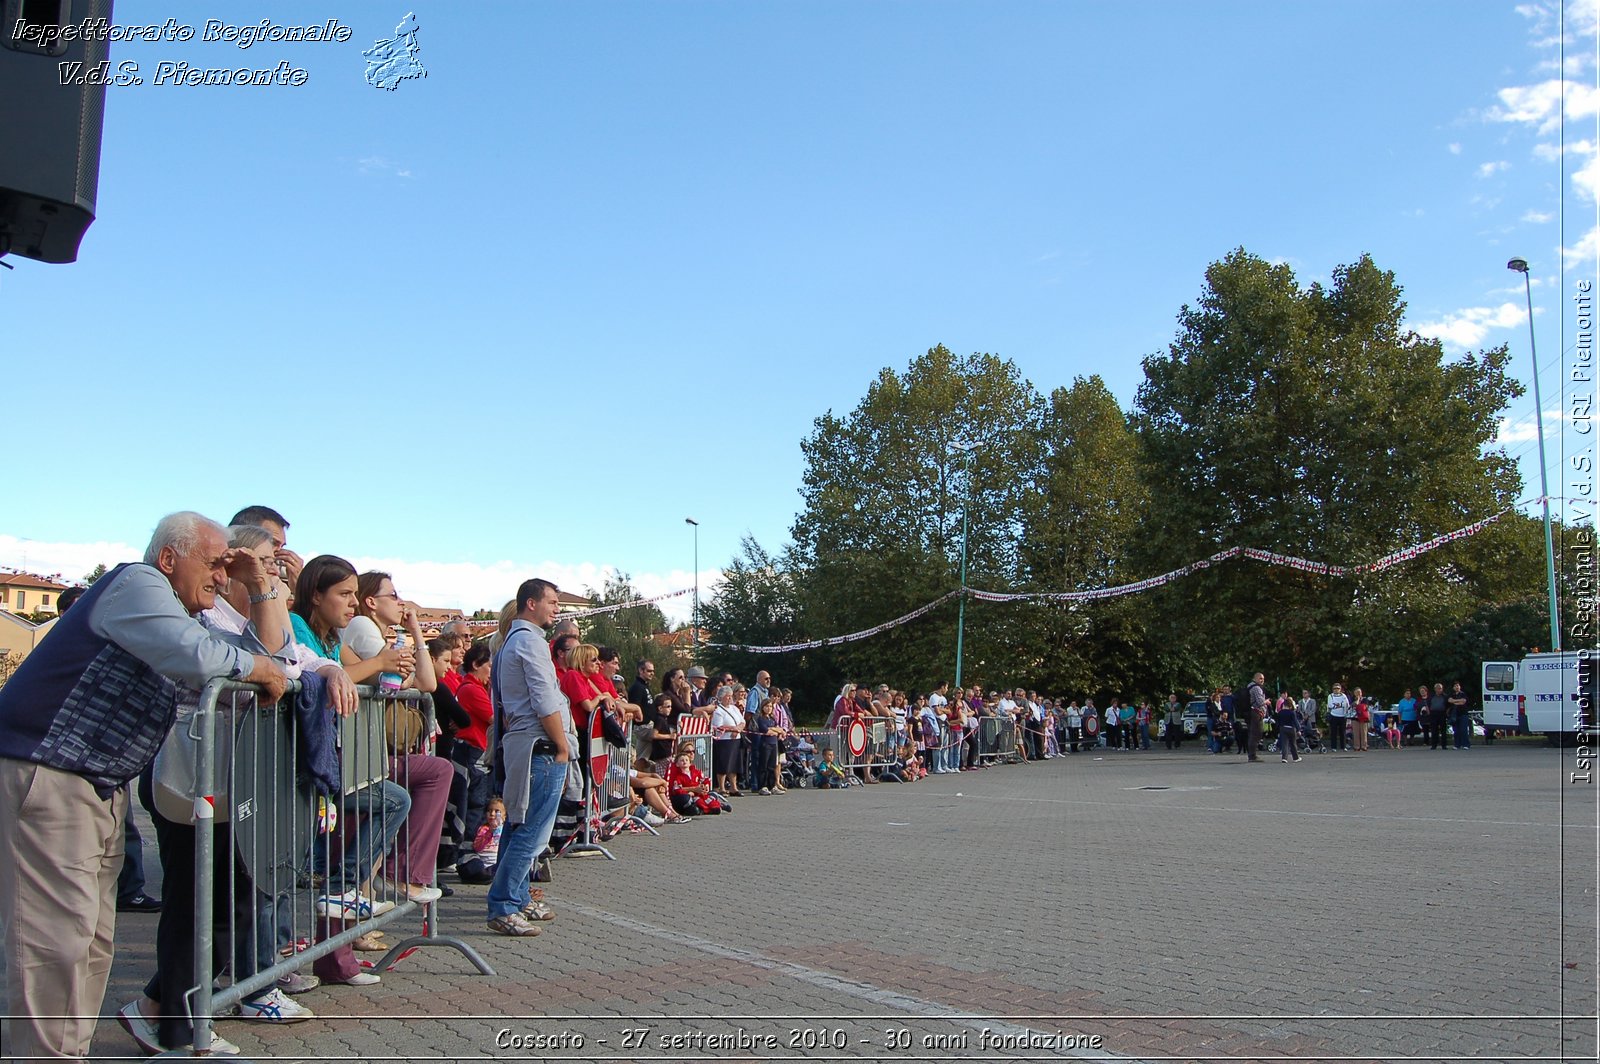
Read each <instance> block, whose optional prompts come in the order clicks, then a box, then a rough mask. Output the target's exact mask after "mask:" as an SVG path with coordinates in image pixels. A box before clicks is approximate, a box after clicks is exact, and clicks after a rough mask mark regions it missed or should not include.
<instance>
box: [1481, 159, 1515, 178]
mask: <svg viewBox="0 0 1600 1064" xmlns="http://www.w3.org/2000/svg"><path fill="white" fill-rule="evenodd" d="M1509 169H1511V164H1510V163H1508V162H1506V161H1505V160H1504V159H1502V160H1500V161H1499V162H1493V163H1484V164H1483V165H1481V166H1479V167H1478V176H1479V177H1493V176H1494V175H1495V174H1497V173H1499V172H1500V171H1502V170H1509Z"/></svg>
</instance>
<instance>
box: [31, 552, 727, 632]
mask: <svg viewBox="0 0 1600 1064" xmlns="http://www.w3.org/2000/svg"><path fill="white" fill-rule="evenodd" d="M143 555H144V547H142V546H139V547H135V546H132V545H130V544H127V543H112V542H105V541H102V542H96V543H59V542H45V541H42V540H33V539H22V538H20V537H18V536H12V535H0V565H5V566H9V567H11V568H13V569H22V570H25V571H27V572H30V573H35V574H37V575H39V576H50V575H53V574H60V576H61V578H62V582H63V583H68V584H76V583H77V582H78V581H79V580H81V579H82V578H83V576H84V575H85V574H86V573H88V572H89V571H90V570H92V569H93V568H94V567H95V566H96V565H101V564H104V565H105V566H106V568H108V569H109V568H111V567H113V566H115V565H118V564H119V563H121V562H128V561H138V560H139V559H140V558H141V557H142V556H143ZM350 563H351V564H352V565H354V566H355V567H356V569H357V570H358V571H360V572H366V571H367V570H369V569H378V570H382V571H383V572H386V573H392V574H393V575H394V581H395V587H396V589H397V590H398V591H399V592H400V593H401V594H402V595H404V596H405V597H406V598H408V599H410V600H412V601H413V602H416V603H419V604H420V605H422V606H425V607H429V608H434V609H457V610H461V611H462V612H463V613H469V614H470V613H472V611H474V610H480V609H487V610H498V609H499V608H500V606H501V605H502V604H503V603H505V601H506V600H507V599H509V598H511V596H512V595H514V594H516V590H517V585H518V584H519V583H521V582H522V581H524V580H526V579H527V578H528V577H530V576H542V577H544V578H545V579H546V580H553V581H555V583H556V585H557V586H558V587H560V588H561V589H562V590H563V591H569V592H571V593H573V594H575V595H581V594H583V591H584V588H586V587H588V588H592V589H594V590H595V591H599V590H600V589H601V588H602V587H604V586H605V582H606V577H607V575H609V574H612V573H615V572H616V569H615V567H614V566H608V565H600V564H598V563H595V562H579V563H576V564H564V565H563V564H556V563H554V562H539V563H530V562H521V561H497V562H491V563H488V564H483V563H479V562H434V561H414V560H410V559H404V558H377V557H370V556H359V555H355V556H351V557H350ZM629 580H630V581H631V582H632V584H633V586H634V588H635V589H636V590H637V591H638V592H639V594H640V595H642V596H643V597H645V598H650V597H651V596H653V595H661V594H665V593H666V592H669V591H677V590H679V589H681V588H686V587H692V586H694V573H693V571H691V570H688V569H673V570H670V571H668V572H663V573H630V574H629ZM721 580H722V571H721V570H720V569H704V570H702V571H701V573H700V600H701V601H702V602H704V601H706V600H707V599H709V598H710V597H711V594H712V592H713V590H714V589H715V587H716V585H717V584H718V583H720V582H721ZM660 605H661V611H662V612H663V613H665V614H666V615H667V618H668V620H672V621H688V620H689V617H690V612H691V607H692V605H693V599H692V597H691V596H689V595H684V596H682V597H680V598H676V599H669V600H667V601H665V602H663V603H661V604H660Z"/></svg>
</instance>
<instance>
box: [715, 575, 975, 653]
mask: <svg viewBox="0 0 1600 1064" xmlns="http://www.w3.org/2000/svg"><path fill="white" fill-rule="evenodd" d="M959 594H961V589H960V588H956V589H955V590H954V591H946V592H945V593H944V594H942V595H940V596H939V597H938V598H936V599H934V600H933V601H932V602H927V603H924V604H923V605H921V606H918V607H917V608H916V609H914V610H912V611H911V612H910V613H907V614H902V615H901V616H899V617H896V618H895V619H894V620H892V621H884V622H883V623H882V624H878V625H874V626H873V627H871V628H863V629H862V630H861V631H859V632H851V633H850V634H849V635H836V636H833V637H831V638H829V639H813V640H810V641H809V642H805V643H787V644H785V645H783V646H775V647H748V646H740V645H738V644H736V643H706V644H704V645H705V646H708V647H716V648H718V649H719V650H737V651H740V652H741V653H745V654H783V653H786V652H788V651H791V650H815V649H816V648H817V647H831V646H835V645H837V644H839V643H854V642H855V641H857V640H858V639H867V638H869V637H871V636H875V635H877V634H878V633H879V632H887V631H888V630H889V629H891V628H898V627H899V626H900V625H902V624H906V623H907V622H909V621H914V620H916V619H917V618H918V617H921V616H922V615H923V614H925V613H927V612H928V611H929V610H931V609H933V608H934V607H936V606H939V605H942V604H943V603H945V602H948V601H950V600H951V599H953V598H955V597H956V596H957V595H959Z"/></svg>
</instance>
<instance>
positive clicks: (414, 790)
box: [340, 572, 455, 904]
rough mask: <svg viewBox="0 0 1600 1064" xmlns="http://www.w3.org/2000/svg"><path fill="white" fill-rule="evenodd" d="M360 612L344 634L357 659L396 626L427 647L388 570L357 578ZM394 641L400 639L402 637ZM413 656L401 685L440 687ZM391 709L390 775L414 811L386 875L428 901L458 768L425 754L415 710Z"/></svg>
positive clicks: (425, 663)
mask: <svg viewBox="0 0 1600 1064" xmlns="http://www.w3.org/2000/svg"><path fill="white" fill-rule="evenodd" d="M356 614H357V615H356V616H355V617H354V618H352V619H351V621H350V623H349V624H348V625H346V626H345V629H344V631H343V633H341V635H340V644H341V646H342V649H343V650H344V651H345V652H346V653H347V654H349V655H352V656H354V657H355V658H356V660H357V661H366V660H368V659H370V658H375V657H378V656H379V655H381V654H382V653H383V652H384V651H385V650H386V649H388V648H389V647H390V645H391V644H390V641H389V639H388V638H386V637H385V635H384V632H385V631H393V630H394V629H396V628H403V629H404V630H405V633H407V634H409V635H410V636H411V641H410V644H409V645H410V646H412V647H422V648H423V649H424V650H426V646H427V644H426V643H425V642H424V640H423V638H422V624H421V622H420V621H419V620H418V618H417V611H416V610H415V609H414V608H412V607H411V606H409V605H407V604H406V603H405V601H404V600H402V599H401V598H400V595H399V593H398V592H396V591H395V589H394V579H393V578H392V577H390V575H389V574H388V573H379V572H366V573H362V574H361V575H360V577H358V578H357V580H356ZM395 642H396V643H399V639H398V637H396V640H395ZM415 660H416V668H415V671H413V672H412V673H411V674H410V675H408V676H404V677H400V678H399V684H398V686H399V687H401V688H415V689H417V690H419V691H423V692H432V691H433V690H434V689H435V688H436V687H437V686H438V680H437V678H436V677H435V675H434V671H433V658H432V657H430V656H429V655H428V654H427V653H421V654H418V655H416V658H415ZM389 713H390V715H391V722H392V723H393V726H392V727H391V728H390V729H389V735H390V740H391V743H390V750H389V778H390V779H392V780H394V781H395V782H396V783H398V784H400V786H402V787H404V788H405V789H406V793H407V794H409V795H411V815H410V816H409V817H407V818H406V824H405V828H404V830H402V831H401V833H400V838H399V840H398V841H397V842H396V843H395V847H394V850H393V851H392V853H391V854H390V857H389V860H388V862H387V863H386V865H385V874H386V875H388V877H389V878H390V879H391V880H392V881H393V882H394V883H395V885H396V887H397V888H398V890H399V891H400V893H401V894H402V895H404V896H405V897H406V898H408V899H410V900H411V901H415V902H421V903H423V904H428V903H431V902H435V901H438V900H439V898H441V897H442V896H443V891H442V890H440V888H438V887H436V886H433V880H434V878H435V874H436V873H435V869H436V867H437V864H438V853H439V837H440V835H441V834H442V833H443V830H444V807H445V805H446V803H447V802H448V801H449V799H450V783H451V780H452V779H454V777H455V770H454V769H452V768H451V767H450V762H448V761H446V760H445V759H444V758H442V757H434V756H433V755H431V754H424V753H422V749H423V745H424V743H426V741H427V740H428V739H429V738H430V736H428V735H424V734H421V732H420V731H418V730H416V728H415V725H416V724H418V723H420V721H418V720H413V719H412V718H413V717H414V715H415V711H413V710H411V708H410V707H409V706H407V705H406V704H405V703H401V702H391V703H389ZM413 855H415V856H413Z"/></svg>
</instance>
